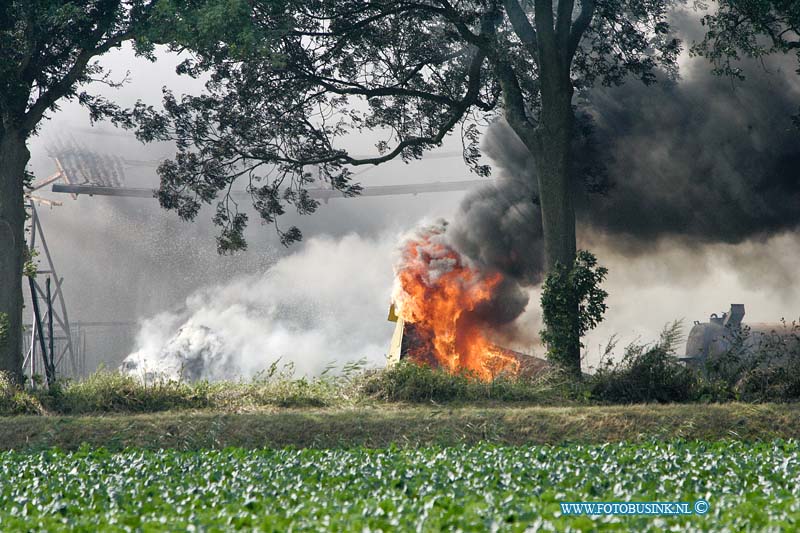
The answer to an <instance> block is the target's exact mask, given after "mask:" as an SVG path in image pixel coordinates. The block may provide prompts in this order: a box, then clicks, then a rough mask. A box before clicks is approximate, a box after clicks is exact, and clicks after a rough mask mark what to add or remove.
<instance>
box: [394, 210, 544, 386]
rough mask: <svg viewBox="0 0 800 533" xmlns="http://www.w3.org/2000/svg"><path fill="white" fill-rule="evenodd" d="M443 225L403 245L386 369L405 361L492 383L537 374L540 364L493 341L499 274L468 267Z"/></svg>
mask: <svg viewBox="0 0 800 533" xmlns="http://www.w3.org/2000/svg"><path fill="white" fill-rule="evenodd" d="M446 229H447V224H446V223H445V222H440V223H438V224H436V225H433V226H428V227H425V228H422V229H421V230H419V231H418V232H417V233H416V234H415V235H414V236H412V237H410V238H408V239H407V240H406V241H405V242H404V243H403V245H402V250H401V259H400V262H399V263H398V265H397V266H396V279H395V287H394V291H393V304H392V307H391V308H390V311H389V320H390V321H394V322H396V323H397V326H396V328H395V333H394V335H393V337H392V343H391V346H390V350H389V357H388V359H389V364H393V363H396V362H398V361H399V360H400V359H409V360H411V361H413V362H415V363H418V364H424V365H428V366H431V367H434V368H443V369H445V370H447V371H449V372H451V373H458V372H469V373H471V374H473V375H475V376H477V377H478V378H480V379H483V380H490V379H493V378H495V377H498V376H501V375H518V374H520V373H533V372H535V371H538V370H541V369H542V368H543V367H544V366H545V365H546V363H545V362H544V361H542V360H540V359H536V358H534V357H531V356H528V355H525V354H522V353H519V352H515V351H513V350H508V349H505V348H501V347H500V346H498V345H497V344H495V343H494V342H492V340H491V336H492V333H493V329H494V327H496V326H498V325H500V323H502V322H504V320H503V318H504V317H503V313H499V314H498V313H496V312H495V311H496V308H497V305H498V297H499V296H500V295H501V294H502V292H503V285H504V282H505V280H504V277H503V274H501V273H500V272H496V271H488V272H487V271H484V270H482V269H480V268H478V267H477V266H475V265H473V264H471V263H470V262H469V261H468V260H467V259H466V258H465V257H463V256H462V255H461V254H460V253H459V252H458V251H457V250H456V249H455V248H454V247H453V246H452V245H451V244H450V243H449V242H448V240H447V236H446Z"/></svg>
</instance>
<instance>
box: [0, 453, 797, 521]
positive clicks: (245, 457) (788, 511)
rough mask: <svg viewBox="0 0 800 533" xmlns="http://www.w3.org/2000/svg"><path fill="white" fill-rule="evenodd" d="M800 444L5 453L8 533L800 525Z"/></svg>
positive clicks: (2, 505)
mask: <svg viewBox="0 0 800 533" xmlns="http://www.w3.org/2000/svg"><path fill="white" fill-rule="evenodd" d="M799 453H800V445H799V444H798V442H796V441H773V442H767V443H756V444H753V443H743V442H739V441H722V442H683V441H674V442H651V443H646V444H625V443H623V444H606V445H596V446H586V445H562V446H530V447H501V446H491V445H480V446H474V447H466V446H465V447H449V448H437V447H431V448H421V449H407V448H398V449H381V450H370V449H349V450H344V449H342V450H291V449H288V450H256V451H252V450H243V449H225V450H219V451H201V452H182V451H176V450H167V451H160V452H146V451H138V450H128V451H125V452H122V453H110V452H108V451H105V450H90V449H88V448H87V449H83V450H79V451H77V452H74V453H62V452H58V451H44V452H38V453H17V452H6V453H2V454H0V531H16V530H47V531H53V530H59V529H71V530H77V531H131V530H139V531H161V530H194V531H219V530H231V529H244V530H262V531H290V530H339V531H379V530H382V531H396V530H422V531H438V530H455V529H459V528H460V529H462V530H465V531H477V530H481V531H482V530H501V531H524V530H526V529H528V528H533V529H536V530H540V529H550V528H555V529H558V530H565V529H576V530H588V529H596V528H598V529H603V528H624V529H632V530H647V529H653V528H657V529H673V530H693V529H694V530H718V529H720V528H727V529H728V530H731V531H743V530H758V531H762V530H765V529H774V530H776V531H778V530H797V529H798V527H800V526H798V525H797V522H798V520H800V484H799V483H798V482H799V481H800V459H799V457H798V455H799ZM698 498H702V499H705V500H707V501H708V502H709V504H710V510H709V511H708V513H707V514H705V515H696V514H695V515H687V516H670V517H648V516H603V517H589V516H570V517H565V516H561V514H560V507H559V502H561V501H579V500H586V501H638V502H642V501H669V500H675V501H693V500H695V499H698Z"/></svg>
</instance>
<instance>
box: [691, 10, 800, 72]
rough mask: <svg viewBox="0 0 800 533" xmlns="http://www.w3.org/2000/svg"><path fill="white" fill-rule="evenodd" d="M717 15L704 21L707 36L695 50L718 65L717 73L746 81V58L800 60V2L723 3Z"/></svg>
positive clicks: (706, 17)
mask: <svg viewBox="0 0 800 533" xmlns="http://www.w3.org/2000/svg"><path fill="white" fill-rule="evenodd" d="M718 3H719V6H718V9H717V11H715V12H713V13H711V14H709V15H706V16H705V17H703V21H702V22H703V25H704V26H706V28H707V32H706V35H705V37H704V39H703V40H702V41H701V42H700V43H698V44H697V45H696V46H695V47H694V48H693V50H694V52H695V53H699V54H702V55H705V56H706V57H708V58H709V59H711V60H712V61H713V62H714V65H715V68H716V72H717V73H718V74H722V75H728V76H735V77H742V70H741V68H740V67H739V66H737V64H736V63H737V62H738V61H739V60H740V59H741V58H742V56H749V57H756V58H760V57H764V56H766V55H769V54H773V53H776V52H782V53H790V52H794V53H796V54H797V57H798V60H800V2H797V1H796V0H719V2H718Z"/></svg>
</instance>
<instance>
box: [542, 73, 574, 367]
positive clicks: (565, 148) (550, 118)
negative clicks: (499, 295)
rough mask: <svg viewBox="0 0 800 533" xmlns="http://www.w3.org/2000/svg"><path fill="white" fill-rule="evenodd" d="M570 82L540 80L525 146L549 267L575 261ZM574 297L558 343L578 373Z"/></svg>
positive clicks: (548, 269) (567, 361) (565, 264)
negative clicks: (532, 135) (566, 335)
mask: <svg viewBox="0 0 800 533" xmlns="http://www.w3.org/2000/svg"><path fill="white" fill-rule="evenodd" d="M573 121H574V114H573V110H572V84H571V83H570V80H569V77H568V76H564V77H563V79H562V80H560V82H559V81H558V80H555V81H553V82H552V83H550V84H544V87H543V90H542V112H541V116H540V123H539V128H538V131H537V134H536V139H535V146H533V147H531V148H532V152H533V155H534V158H535V160H536V167H537V168H536V170H537V173H536V174H537V178H538V181H539V204H540V207H541V213H542V233H543V241H544V258H545V266H546V268H547V271H548V272H552V271H553V270H554V269H555V268H556V266H557V265H559V264H560V265H563V266H566V267H567V268H571V267H572V265H573V264H574V261H575V253H576V235H575V206H574V204H573V198H572V184H571V176H572V173H571V168H570V158H571V157H572V150H571V145H572V133H573ZM578 304H579V302H577V301H575V302H568V307H569V309H568V311H567V314H568V318H567V320H568V321H569V328H570V331H572V332H573V335H571V336H570V340H565V342H566V344H567V345H566V346H559V347H558V349H559V351H560V352H562V353H564V354H565V355H566V361H564V364H565V366H566V370H567V371H568V372H570V373H571V374H572V375H573V376H575V377H576V378H578V379H580V377H581V344H580V335H579V330H580V320H579V315H578Z"/></svg>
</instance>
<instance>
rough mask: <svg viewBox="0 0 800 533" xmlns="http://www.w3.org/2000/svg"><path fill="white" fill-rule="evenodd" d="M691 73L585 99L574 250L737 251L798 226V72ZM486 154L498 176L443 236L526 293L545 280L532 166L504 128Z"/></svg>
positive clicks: (496, 129)
mask: <svg viewBox="0 0 800 533" xmlns="http://www.w3.org/2000/svg"><path fill="white" fill-rule="evenodd" d="M792 60H793V58H792ZM776 63H777V64H779V65H781V64H784V62H783V61H782V60H777V61H776ZM691 66H692V67H693V68H690V69H689V70H688V72H686V77H685V78H684V79H682V80H679V81H677V82H673V81H670V80H661V82H660V83H658V84H656V85H655V86H650V87H646V86H643V85H641V84H639V83H636V82H631V83H628V84H626V85H624V86H622V87H615V88H603V89H598V90H594V91H592V92H591V94H589V95H588V96H587V97H586V102H585V110H586V112H587V113H588V115H589V116H591V118H592V123H593V128H592V132H591V138H590V139H589V141H590V143H589V145H591V146H592V149H591V150H587V149H585V148H586V143H584V146H583V147H582V148H581V147H578V148H576V150H575V159H574V165H575V167H576V169H577V170H576V172H575V176H574V180H575V183H576V190H579V194H578V197H577V200H576V204H577V205H576V211H577V217H578V219H579V228H580V229H579V233H580V235H579V240H580V241H581V242H582V245H583V246H587V245H588V246H590V247H591V246H592V245H593V244H595V245H598V246H602V247H604V248H606V249H611V250H613V251H614V252H615V253H618V254H619V253H621V254H623V255H627V256H631V257H632V256H638V255H641V254H643V253H648V252H655V251H656V250H657V249H658V248H659V247H661V246H662V245H663V243H665V242H673V243H676V242H679V243H680V244H681V245H682V246H688V247H700V246H705V245H710V244H715V243H720V244H739V243H743V242H745V241H748V240H756V239H764V238H767V237H769V236H773V235H779V234H781V233H783V232H787V231H793V230H796V229H797V228H798V226H799V225H800V209H799V208H800V131H798V130H796V129H795V128H794V124H793V122H792V115H793V114H794V113H796V112H797V109H798V106H800V84H799V83H798V80H797V75H796V74H795V73H794V72H793V71H791V70H790V69H782V70H781V69H778V70H773V71H771V72H770V71H766V72H765V71H764V70H763V67H761V66H760V65H752V64H751V65H748V66H747V68H746V69H745V73H746V74H747V76H748V79H747V80H746V81H745V82H740V83H736V84H735V85H732V83H731V81H730V80H726V79H720V78H718V77H716V76H713V75H712V74H711V72H710V67H709V66H708V64H707V63H695V64H693V65H691ZM484 150H485V153H486V154H487V155H489V156H490V157H491V158H492V159H493V160H494V162H495V165H496V167H498V169H499V174H500V177H499V178H498V179H497V180H496V182H495V183H494V184H493V185H492V186H487V187H485V188H483V189H481V190H478V191H475V192H473V193H471V194H469V195H468V196H467V197H466V199H465V200H464V201H463V203H462V205H461V210H460V212H459V213H458V215H457V216H456V219H455V221H454V224H453V226H452V229H451V237H452V239H453V241H454V243H455V244H456V245H457V247H458V249H459V250H460V251H462V253H464V254H465V255H467V256H468V257H470V258H471V259H472V260H474V261H477V262H480V263H482V264H483V265H485V266H486V267H488V268H492V269H496V270H499V271H501V272H503V273H505V274H506V275H507V276H509V277H510V278H512V279H514V280H516V281H517V282H518V284H519V285H521V286H534V285H536V284H538V283H540V282H541V280H542V275H543V258H542V235H541V222H540V219H539V217H540V214H539V211H538V208H537V207H536V206H535V205H534V204H533V203H532V201H531V198H533V197H534V196H535V195H536V194H537V185H536V178H535V170H534V161H533V159H532V157H531V155H530V154H529V153H528V151H527V150H526V149H525V147H524V145H523V144H522V143H521V141H520V140H519V139H518V138H517V136H516V135H515V134H514V133H513V131H512V130H511V129H510V127H509V126H508V125H507V124H506V123H505V122H503V121H498V122H496V123H495V124H493V125H492V126H491V127H490V129H489V131H488V133H487V135H486V140H485V143H484ZM587 168H588V169H598V168H599V169H602V170H603V172H602V174H603V175H604V177H605V178H606V179H607V184H605V185H606V189H607V190H606V191H604V193H603V194H597V193H593V192H590V191H587V187H585V186H584V184H585V182H589V183H596V179H595V177H594V176H591V177H590V179H589V180H587V179H586V177H585V176H584V175H582V173H583V172H585V171H586V169H587ZM514 293H515V291H513V290H509V291H507V294H510V295H514ZM503 297H505V295H501V300H502V298H503ZM497 305H498V307H502V302H498V303H497Z"/></svg>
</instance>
